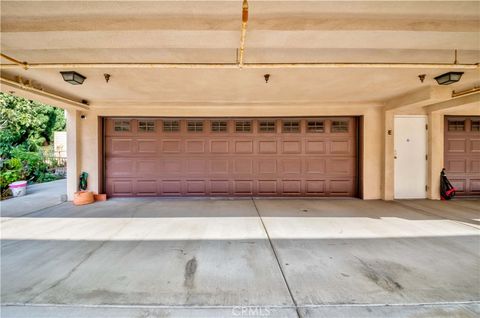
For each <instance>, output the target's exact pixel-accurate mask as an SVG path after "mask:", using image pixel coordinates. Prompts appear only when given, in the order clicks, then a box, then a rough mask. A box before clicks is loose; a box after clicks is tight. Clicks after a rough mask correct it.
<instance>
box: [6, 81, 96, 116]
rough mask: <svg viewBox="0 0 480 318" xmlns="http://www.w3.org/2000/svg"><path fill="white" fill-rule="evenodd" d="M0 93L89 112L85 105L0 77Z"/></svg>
mask: <svg viewBox="0 0 480 318" xmlns="http://www.w3.org/2000/svg"><path fill="white" fill-rule="evenodd" d="M0 83H1V84H2V85H1V91H2V92H4V93H8V94H15V95H19V96H22V97H25V98H28V99H35V100H37V101H39V102H42V103H46V104H51V105H53V106H58V107H60V108H66V109H76V110H83V111H86V110H90V107H89V106H88V105H86V104H83V103H80V102H78V101H75V100H72V99H70V98H67V97H63V96H60V95H57V94H54V93H50V92H47V91H44V90H41V89H38V88H35V87H31V86H28V85H25V84H22V83H18V82H16V81H12V80H10V79H7V78H3V77H0Z"/></svg>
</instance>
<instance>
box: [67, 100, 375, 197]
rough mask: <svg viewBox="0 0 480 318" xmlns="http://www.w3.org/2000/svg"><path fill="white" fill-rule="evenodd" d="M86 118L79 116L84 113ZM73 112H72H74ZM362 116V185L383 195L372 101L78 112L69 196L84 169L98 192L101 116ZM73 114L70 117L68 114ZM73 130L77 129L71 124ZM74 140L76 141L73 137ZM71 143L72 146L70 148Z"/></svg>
mask: <svg viewBox="0 0 480 318" xmlns="http://www.w3.org/2000/svg"><path fill="white" fill-rule="evenodd" d="M82 114H83V115H85V118H84V119H80V116H81V115H82ZM71 115H72V114H71ZM347 115H348V116H363V118H364V127H365V128H364V134H363V136H364V142H363V145H364V149H363V153H364V159H363V161H362V163H363V175H364V178H363V189H364V199H380V198H381V176H382V157H381V154H382V130H383V128H382V111H381V108H380V107H378V106H376V105H373V106H367V105H345V106H344V107H338V106H327V105H323V106H318V105H317V106H314V105H312V106H302V107H296V106H295V107H293V106H291V107H285V106H282V107H277V106H273V105H269V106H263V105H261V106H259V105H256V106H251V107H248V106H247V107H221V106H213V107H174V106H172V107H138V108H133V107H132V108H127V109H124V110H121V109H115V108H110V107H106V108H100V109H95V110H90V111H88V112H76V116H77V120H75V121H74V120H73V119H71V120H70V121H69V123H72V125H73V124H76V125H78V127H77V129H76V131H78V136H77V141H78V143H77V146H76V148H75V147H73V148H75V149H76V150H77V157H78V159H77V168H76V170H74V169H73V168H72V169H71V173H76V178H75V180H72V179H73V177H72V175H71V174H69V185H71V186H70V187H69V190H68V191H69V195H70V196H69V197H72V196H73V192H72V191H73V190H72V189H73V185H74V184H76V182H77V181H76V179H77V178H78V174H79V173H80V172H82V171H85V172H87V173H88V174H89V178H88V183H89V190H91V191H94V192H98V190H99V189H100V184H99V171H100V170H99V168H100V167H99V162H98V156H99V144H98V143H99V140H98V136H99V134H101V131H99V127H98V118H99V117H102V116H104V117H107V116H132V117H139V116H140V117H141V116H158V117H161V116H179V117H195V116H198V117H200V116H204V117H215V116H218V117H220V116H245V117H262V116H265V117H266V116H272V117H273V116H275V117H281V116H347ZM69 118H70V117H69ZM71 130H72V131H73V130H74V129H73V128H71ZM72 142H73V141H72ZM70 148H71V147H70V145H69V149H70Z"/></svg>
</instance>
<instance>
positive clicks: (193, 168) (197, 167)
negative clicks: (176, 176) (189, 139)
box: [186, 158, 207, 175]
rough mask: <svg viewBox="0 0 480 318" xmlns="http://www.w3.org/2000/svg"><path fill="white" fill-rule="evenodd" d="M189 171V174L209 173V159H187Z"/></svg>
mask: <svg viewBox="0 0 480 318" xmlns="http://www.w3.org/2000/svg"><path fill="white" fill-rule="evenodd" d="M186 162H187V165H186V167H187V171H186V172H187V173H188V174H201V175H206V174H207V160H206V159H201V158H192V159H187V160H186Z"/></svg>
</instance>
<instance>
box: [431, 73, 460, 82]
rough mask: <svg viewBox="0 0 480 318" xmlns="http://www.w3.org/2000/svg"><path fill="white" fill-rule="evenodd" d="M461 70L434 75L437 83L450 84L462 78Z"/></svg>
mask: <svg viewBox="0 0 480 318" xmlns="http://www.w3.org/2000/svg"><path fill="white" fill-rule="evenodd" d="M462 75H463V72H448V73H445V74H442V75H439V76H437V77H435V80H436V81H437V83H438V85H450V84H453V83H456V82H458V81H459V80H460V78H462Z"/></svg>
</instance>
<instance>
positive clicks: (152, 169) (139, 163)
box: [135, 159, 159, 177]
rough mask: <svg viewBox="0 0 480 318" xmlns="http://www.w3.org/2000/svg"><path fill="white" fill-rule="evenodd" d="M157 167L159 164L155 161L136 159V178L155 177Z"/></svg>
mask: <svg viewBox="0 0 480 318" xmlns="http://www.w3.org/2000/svg"><path fill="white" fill-rule="evenodd" d="M158 166H159V163H158V162H157V160H156V159H150V160H142V159H138V160H136V169H135V172H136V175H137V176H146V177H152V176H155V175H157V173H158V171H159V170H158Z"/></svg>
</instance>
